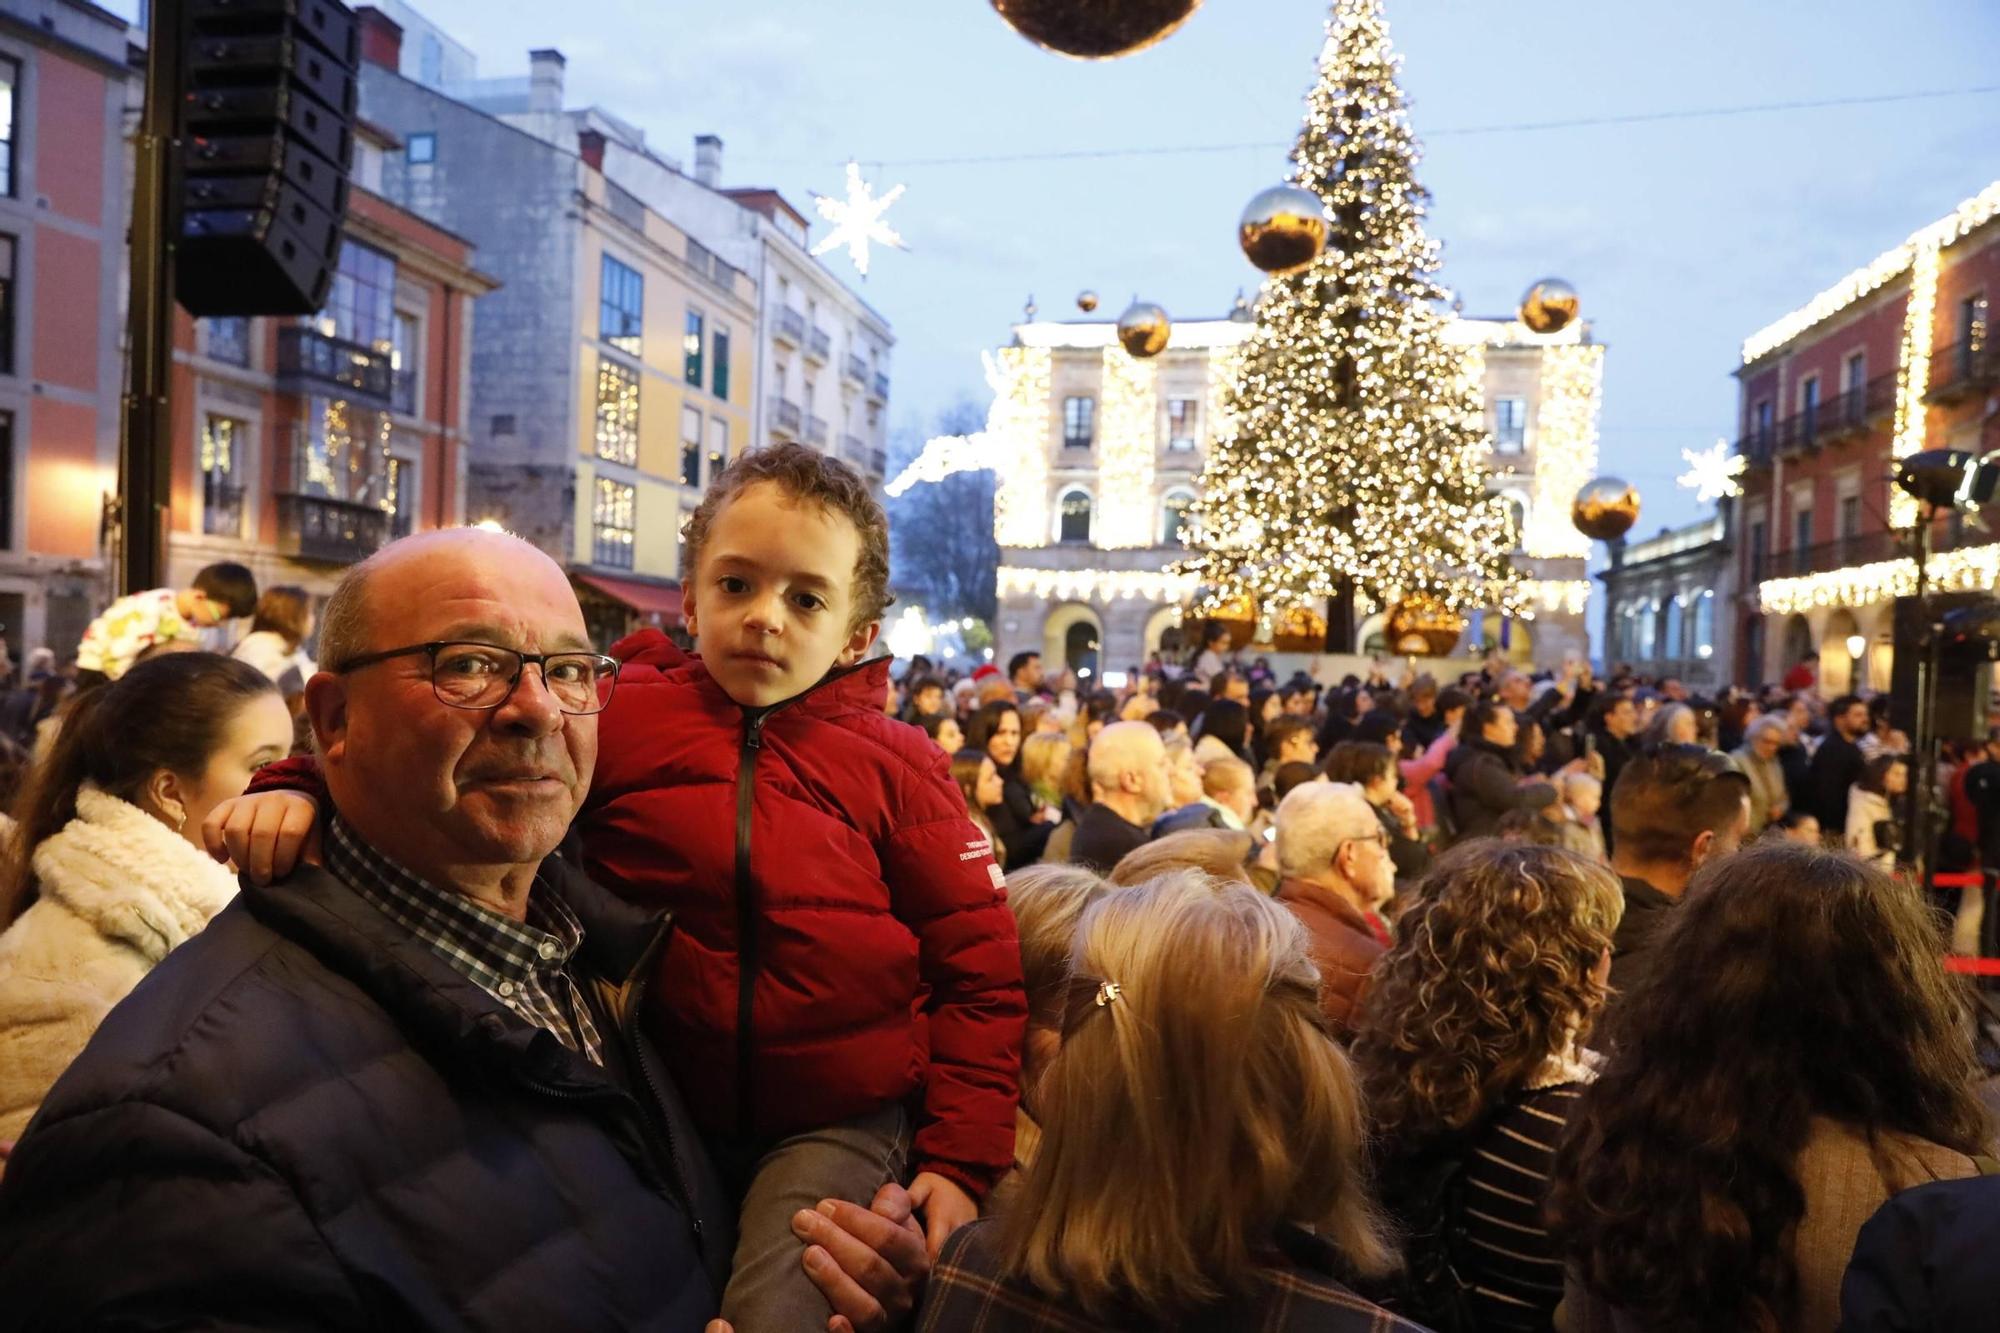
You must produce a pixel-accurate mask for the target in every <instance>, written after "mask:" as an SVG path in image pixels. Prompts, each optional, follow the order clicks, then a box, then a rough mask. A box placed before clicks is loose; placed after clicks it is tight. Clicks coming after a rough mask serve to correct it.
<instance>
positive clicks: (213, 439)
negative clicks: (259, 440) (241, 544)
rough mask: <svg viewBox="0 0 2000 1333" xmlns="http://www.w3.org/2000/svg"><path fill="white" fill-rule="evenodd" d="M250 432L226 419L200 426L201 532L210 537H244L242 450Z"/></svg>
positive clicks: (211, 419) (210, 420) (212, 418)
mask: <svg viewBox="0 0 2000 1333" xmlns="http://www.w3.org/2000/svg"><path fill="white" fill-rule="evenodd" d="M249 431H250V428H249V427H248V426H246V425H244V424H243V423H242V422H241V421H234V420H232V419H230V418H229V417H218V416H209V417H206V418H204V419H203V421H202V423H201V530H202V531H203V532H205V533H207V534H208V535H209V536H211V537H240V536H242V535H243V473H242V449H243V446H244V444H245V443H246V442H247V437H248V435H249Z"/></svg>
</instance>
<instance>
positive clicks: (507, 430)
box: [491, 412, 515, 435]
mask: <svg viewBox="0 0 2000 1333" xmlns="http://www.w3.org/2000/svg"><path fill="white" fill-rule="evenodd" d="M514 429H515V425H514V414H513V413H512V412H495V413H494V414H493V425H492V430H491V433H492V434H494V435H512V434H513V433H514Z"/></svg>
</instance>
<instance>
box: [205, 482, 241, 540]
mask: <svg viewBox="0 0 2000 1333" xmlns="http://www.w3.org/2000/svg"><path fill="white" fill-rule="evenodd" d="M201 530H202V531H203V532H205V533H207V534H208V535H209V536H211V537H241V536H242V535H243V488H242V487H241V486H232V485H229V484H227V483H218V482H215V481H212V480H211V481H208V482H207V483H206V484H205V485H204V486H203V487H202V495H201Z"/></svg>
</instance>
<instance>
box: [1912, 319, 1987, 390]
mask: <svg viewBox="0 0 2000 1333" xmlns="http://www.w3.org/2000/svg"><path fill="white" fill-rule="evenodd" d="M1996 383H2000V341H1995V340H1993V339H1990V338H1988V337H1987V336H1986V334H1985V333H1984V332H1983V331H1982V332H1979V333H1975V334H1973V336H1972V337H1970V338H1966V339H1963V340H1961V341H1959V342H1955V343H1953V344H1951V345H1950V346H1949V347H1940V348H1938V349H1937V350H1936V351H1935V352H1932V353H1931V389H1930V392H1929V393H1927V394H1925V395H1924V401H1925V402H1931V403H1951V402H1956V401H1958V400H1959V399H1961V398H1966V397H1969V396H1971V395H1972V394H1975V393H1979V392H1981V391H1982V390H1985V389H1990V388H1992V387H1993V385H1994V384H1996Z"/></svg>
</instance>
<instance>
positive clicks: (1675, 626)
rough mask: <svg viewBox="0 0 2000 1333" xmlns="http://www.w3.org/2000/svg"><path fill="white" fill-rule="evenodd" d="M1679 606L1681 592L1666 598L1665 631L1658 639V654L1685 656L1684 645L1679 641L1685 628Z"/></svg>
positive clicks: (1663, 655)
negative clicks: (1659, 639)
mask: <svg viewBox="0 0 2000 1333" xmlns="http://www.w3.org/2000/svg"><path fill="white" fill-rule="evenodd" d="M1681 606H1682V602H1681V594H1679V593H1675V594H1674V595H1673V596H1672V597H1669V598H1667V632H1666V634H1665V635H1664V636H1663V637H1662V639H1661V641H1660V656H1662V657H1684V656H1686V647H1685V645H1683V644H1682V642H1681V636H1682V634H1683V633H1684V632H1685V630H1686V626H1685V624H1684V623H1683V617H1682V615H1681Z"/></svg>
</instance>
